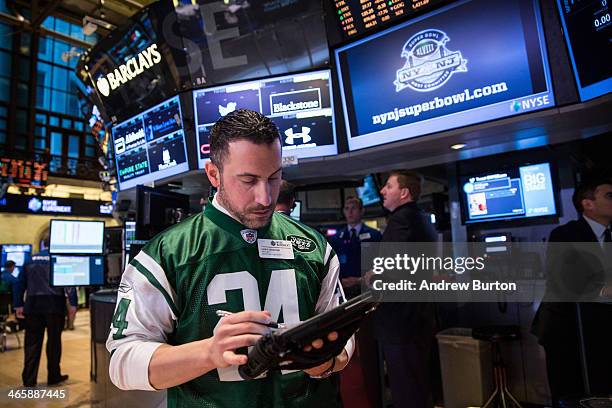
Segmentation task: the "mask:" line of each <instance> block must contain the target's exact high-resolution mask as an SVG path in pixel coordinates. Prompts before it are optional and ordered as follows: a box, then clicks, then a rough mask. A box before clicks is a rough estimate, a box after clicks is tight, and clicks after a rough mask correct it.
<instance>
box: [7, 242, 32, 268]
mask: <svg viewBox="0 0 612 408" xmlns="http://www.w3.org/2000/svg"><path fill="white" fill-rule="evenodd" d="M31 254H32V245H30V244H3V245H2V259H0V266H1V267H2V268H4V265H5V264H6V261H13V262H15V266H16V267H17V268H21V267H22V266H23V265H24V264H25V263H26V262H27V261H29V260H30V255H31Z"/></svg>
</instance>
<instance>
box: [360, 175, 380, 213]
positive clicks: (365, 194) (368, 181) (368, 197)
mask: <svg viewBox="0 0 612 408" xmlns="http://www.w3.org/2000/svg"><path fill="white" fill-rule="evenodd" d="M357 196H358V197H359V198H360V199H361V201H362V202H363V205H364V206H368V205H372V204H378V203H380V201H381V199H380V193H379V192H378V187H377V186H376V180H375V179H374V175H373V174H368V175H367V176H365V177H364V179H363V185H362V186H361V187H357Z"/></svg>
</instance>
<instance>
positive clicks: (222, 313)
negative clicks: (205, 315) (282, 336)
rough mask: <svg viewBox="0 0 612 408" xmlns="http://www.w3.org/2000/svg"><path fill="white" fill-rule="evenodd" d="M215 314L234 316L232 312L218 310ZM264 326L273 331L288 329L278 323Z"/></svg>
mask: <svg viewBox="0 0 612 408" xmlns="http://www.w3.org/2000/svg"><path fill="white" fill-rule="evenodd" d="M215 313H216V314H217V316H219V317H225V316H229V315H231V314H233V313H232V312H228V311H226V310H217V311H216V312H215ZM264 326H267V327H270V328H272V329H286V328H287V325H286V324H285V323H277V322H270V323H268V324H264Z"/></svg>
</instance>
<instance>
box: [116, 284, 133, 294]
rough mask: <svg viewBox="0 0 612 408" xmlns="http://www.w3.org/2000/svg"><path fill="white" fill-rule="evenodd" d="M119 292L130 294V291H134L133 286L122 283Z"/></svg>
mask: <svg viewBox="0 0 612 408" xmlns="http://www.w3.org/2000/svg"><path fill="white" fill-rule="evenodd" d="M118 290H119V292H121V293H128V292H129V291H130V290H132V286H131V285H129V284H127V283H125V282H121V283H120V284H119V289H118Z"/></svg>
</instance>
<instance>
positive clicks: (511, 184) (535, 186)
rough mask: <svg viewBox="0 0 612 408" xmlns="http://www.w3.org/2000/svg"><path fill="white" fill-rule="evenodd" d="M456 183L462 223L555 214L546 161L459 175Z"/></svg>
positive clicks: (551, 182) (549, 174)
mask: <svg viewBox="0 0 612 408" xmlns="http://www.w3.org/2000/svg"><path fill="white" fill-rule="evenodd" d="M460 185H461V186H462V189H463V191H462V194H461V198H462V200H461V203H462V208H463V215H464V220H465V222H466V223H473V222H480V221H497V220H507V219H516V218H532V217H544V216H553V215H557V206H556V203H555V194H554V191H555V188H554V187H555V186H554V184H553V178H552V174H551V169H550V164H549V163H538V164H529V165H524V166H516V167H511V168H508V169H503V170H493V171H489V172H483V173H480V174H476V175H471V176H468V177H462V178H461V180H460Z"/></svg>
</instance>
